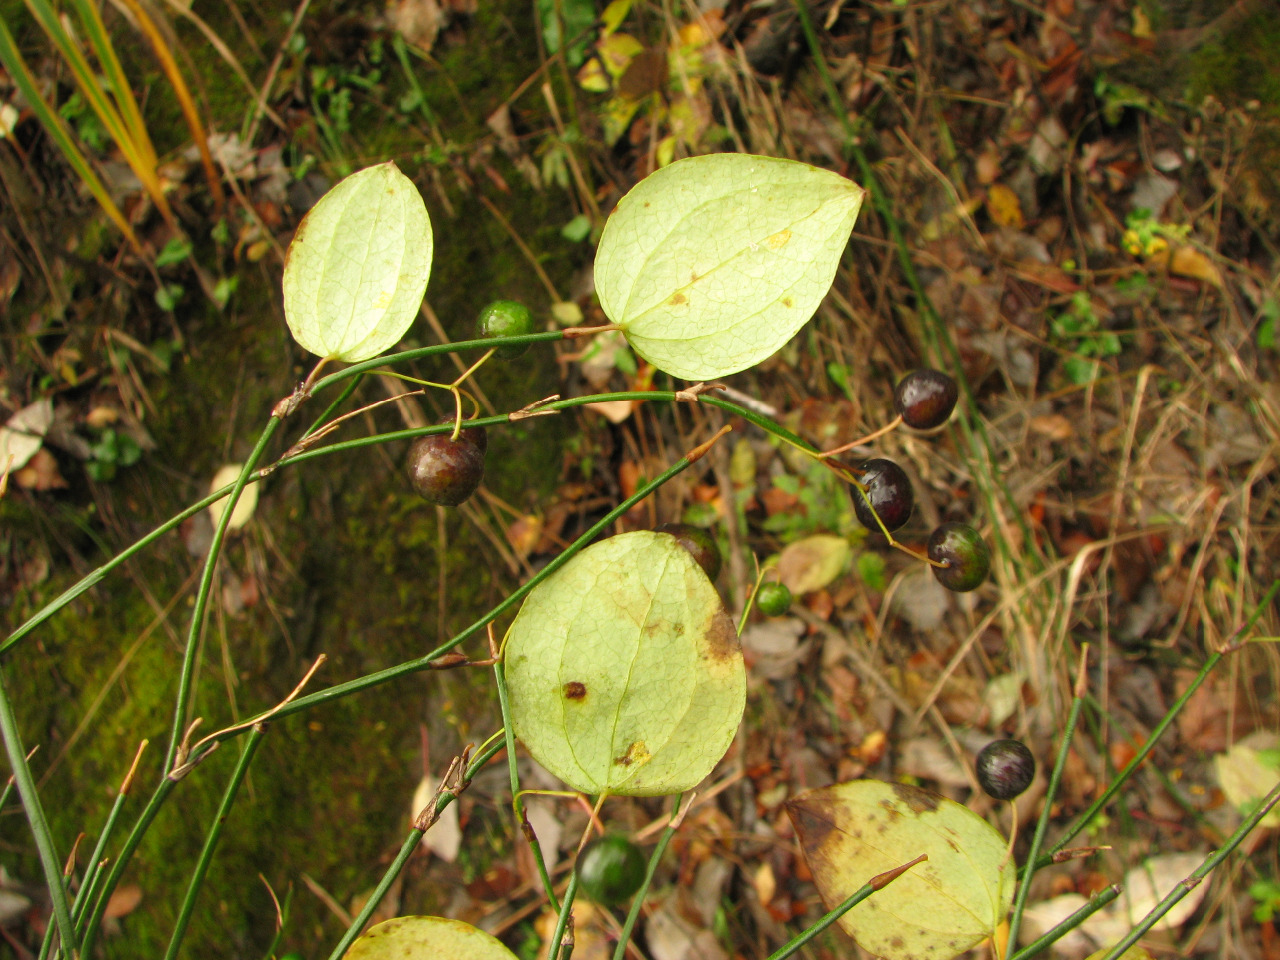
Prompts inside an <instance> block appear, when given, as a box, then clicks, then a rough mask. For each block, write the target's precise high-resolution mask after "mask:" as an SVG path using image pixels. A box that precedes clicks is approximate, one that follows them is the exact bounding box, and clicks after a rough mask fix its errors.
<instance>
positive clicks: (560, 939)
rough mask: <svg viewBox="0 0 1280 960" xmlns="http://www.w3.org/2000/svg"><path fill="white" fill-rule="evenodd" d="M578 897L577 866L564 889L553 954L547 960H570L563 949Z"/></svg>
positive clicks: (552, 936) (552, 946) (557, 918)
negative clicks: (575, 900) (574, 903)
mask: <svg viewBox="0 0 1280 960" xmlns="http://www.w3.org/2000/svg"><path fill="white" fill-rule="evenodd" d="M577 895H578V868H577V866H576V865H575V866H574V868H573V873H571V874H569V885H568V886H567V887H565V889H564V902H563V903H561V904H560V913H559V915H558V916H557V917H556V929H555V932H554V933H552V934H551V952H550V954H549V955H548V956H547V960H568V956H569V955H568V954H567V953H566V954H562V953H561V952H560V951H561V948H562V947H564V946H566V944H565V942H564V939H565V937H564V934H565V931H566V930H568V929H569V924H570V923H571V922H572V916H573V901H574V898H575V897H577ZM570 949H571V950H572V948H570Z"/></svg>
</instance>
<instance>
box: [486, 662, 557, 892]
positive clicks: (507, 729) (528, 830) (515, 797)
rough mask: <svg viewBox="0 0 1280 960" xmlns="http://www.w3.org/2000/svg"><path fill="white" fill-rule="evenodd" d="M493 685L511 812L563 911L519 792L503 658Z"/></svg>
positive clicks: (495, 667)
mask: <svg viewBox="0 0 1280 960" xmlns="http://www.w3.org/2000/svg"><path fill="white" fill-rule="evenodd" d="M493 678H494V682H495V683H497V685H498V706H499V708H500V709H501V710H502V729H503V737H504V738H505V743H506V747H507V771H508V773H509V774H510V777H511V810H512V813H514V814H515V821H516V825H517V826H518V827H519V828H520V832H521V833H523V834H524V839H525V842H526V843H528V844H529V849H530V850H531V851H533V862H534V863H535V864H537V866H538V876H539V877H540V878H541V880H542V889H543V890H544V891H546V894H547V901H548V902H549V903H550V904H551V909H552V910H559V909H560V901H559V900H557V899H556V890H555V885H554V884H552V882H551V874H550V873H548V872H547V861H546V858H545V857H543V855H542V843H541V842H540V841H539V840H538V835H537V833H535V832H534V829H533V825H532V824H531V823H529V818H528V816H526V814H525V811H524V799H523V796H522V794H521V792H520V773H519V771H518V769H517V766H516V735H515V731H514V730H513V728H512V723H511V697H510V694H509V693H508V691H507V672H506V668H505V667H504V666H503V663H502V660H501V658H499V659H498V660H497V661H496V662H495V663H494V665H493Z"/></svg>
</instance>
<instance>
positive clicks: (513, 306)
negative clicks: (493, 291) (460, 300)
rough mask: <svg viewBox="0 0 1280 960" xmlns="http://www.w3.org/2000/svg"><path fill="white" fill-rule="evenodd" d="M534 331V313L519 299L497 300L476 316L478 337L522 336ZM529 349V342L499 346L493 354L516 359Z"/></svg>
mask: <svg viewBox="0 0 1280 960" xmlns="http://www.w3.org/2000/svg"><path fill="white" fill-rule="evenodd" d="M527 333H533V314H532V313H530V312H529V308H528V307H526V306H525V305H524V304H523V303H520V302H519V301H517V300H495V301H493V303H491V304H489V305H488V306H487V307H485V308H484V309H483V310H481V311H480V315H479V316H478V317H476V337H477V338H478V339H487V338H489V337H520V336H524V335H525V334H527ZM528 349H529V345H528V344H527V343H513V344H507V345H506V346H502V347H498V348H496V349H495V350H494V351H493V355H494V356H495V357H498V358H499V359H501V360H514V359H515V358H516V357H518V356H520V355H521V354H522V353H524V352H525V351H527V350H528Z"/></svg>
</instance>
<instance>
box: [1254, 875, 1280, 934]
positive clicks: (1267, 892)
mask: <svg viewBox="0 0 1280 960" xmlns="http://www.w3.org/2000/svg"><path fill="white" fill-rule="evenodd" d="M1249 896H1251V897H1253V899H1254V902H1255V903H1256V904H1257V906H1256V907H1254V908H1253V919H1254V920H1256V921H1257V922H1258V923H1274V922H1275V919H1276V916H1277V915H1280V883H1277V882H1276V881H1274V880H1255V881H1254V882H1253V883H1251V884H1250V885H1249Z"/></svg>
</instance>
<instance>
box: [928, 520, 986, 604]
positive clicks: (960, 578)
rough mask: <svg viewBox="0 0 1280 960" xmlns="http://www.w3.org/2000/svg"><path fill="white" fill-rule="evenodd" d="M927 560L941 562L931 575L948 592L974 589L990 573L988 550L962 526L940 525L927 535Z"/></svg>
mask: <svg viewBox="0 0 1280 960" xmlns="http://www.w3.org/2000/svg"><path fill="white" fill-rule="evenodd" d="M929 559H930V560H933V561H934V562H935V563H945V564H947V566H945V567H934V568H933V575H934V576H935V577H937V578H938V582H939V583H941V584H942V585H943V586H944V587H946V588H947V589H948V590H954V591H955V592H956V593H965V592H967V591H969V590H975V589H977V588H978V587H979V586H980V585H981V584H982V581H984V580H986V579H987V574H988V573H990V572H991V551H990V550H988V549H987V542H986V541H985V540H983V539H982V534H980V533H978V531H977V530H975V529H973V527H971V526H969V525H968V524H966V523H944V524H943V525H942V526H940V527H938V529H937V530H935V531H933V533H931V534H930V535H929Z"/></svg>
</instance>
